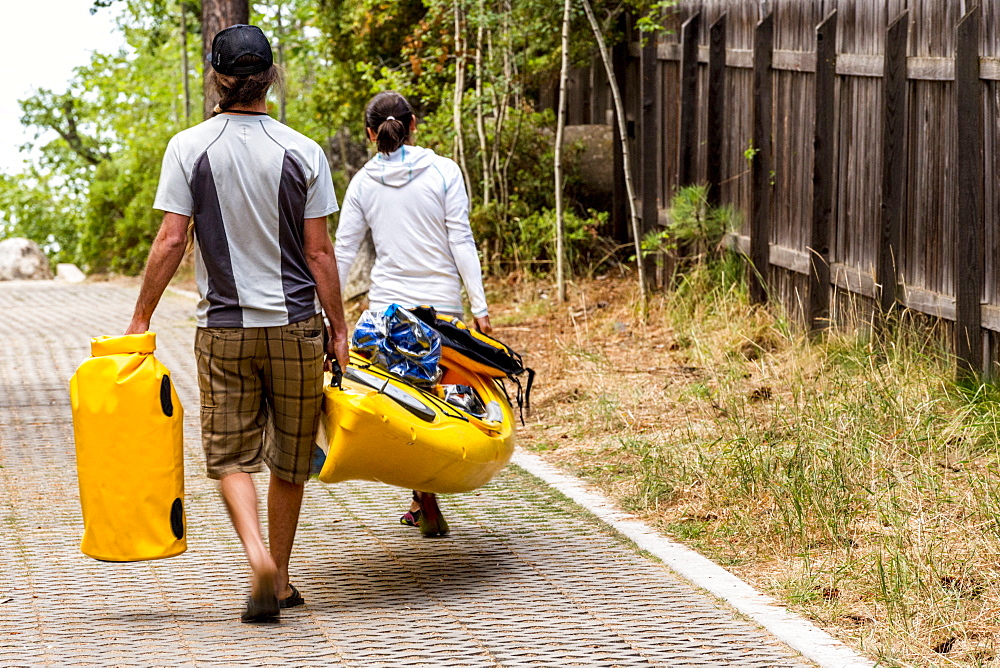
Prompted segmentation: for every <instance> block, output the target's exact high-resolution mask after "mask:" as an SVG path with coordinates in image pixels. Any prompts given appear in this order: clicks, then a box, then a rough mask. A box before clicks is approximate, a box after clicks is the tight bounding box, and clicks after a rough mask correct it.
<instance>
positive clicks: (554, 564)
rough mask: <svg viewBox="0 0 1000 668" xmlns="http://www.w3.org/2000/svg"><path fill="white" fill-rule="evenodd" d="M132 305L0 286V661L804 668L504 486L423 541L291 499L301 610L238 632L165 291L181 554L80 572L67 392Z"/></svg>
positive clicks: (633, 555) (353, 508) (704, 600)
mask: <svg viewBox="0 0 1000 668" xmlns="http://www.w3.org/2000/svg"><path fill="white" fill-rule="evenodd" d="M134 297H135V289H134V288H132V287H126V286H120V285H113V284H84V285H78V286H65V285H59V284H55V283H0V666H85V665H86V666H90V665H106V666H235V665H252V666H272V665H273V666H278V665H280V666H507V667H514V666H754V667H763V666H804V665H807V664H806V663H805V662H804V661H803V660H802V659H801V658H798V657H796V656H795V655H794V653H793V652H791V651H790V650H789V649H788V648H787V647H785V646H784V645H782V644H781V643H779V642H778V641H776V640H775V639H773V638H772V637H770V636H768V635H767V634H766V633H764V632H763V631H761V630H759V629H758V628H757V627H755V626H754V625H753V624H750V623H748V622H746V621H742V620H740V619H738V618H737V617H736V616H735V615H734V614H733V613H732V612H730V611H728V610H726V609H723V608H721V607H720V606H718V605H717V604H716V603H715V602H714V601H713V600H712V599H710V598H709V597H707V596H706V595H704V594H702V593H700V592H698V591H696V590H695V589H693V588H692V587H691V586H689V585H688V584H686V583H684V582H682V581H681V580H679V579H678V578H677V577H675V576H674V575H672V573H671V572H670V571H669V570H668V569H666V568H665V567H664V566H663V565H661V564H659V563H656V562H654V561H651V560H649V559H647V558H645V557H643V556H642V555H641V554H639V553H638V552H637V551H636V550H635V549H634V548H633V547H631V546H630V545H629V544H627V543H625V542H624V541H622V540H621V539H620V538H619V537H617V536H616V535H614V534H612V533H610V532H609V531H607V530H606V529H604V528H602V527H601V526H599V525H597V524H595V523H594V522H591V521H590V520H587V519H583V518H582V516H581V514H580V513H579V511H578V510H576V509H575V508H574V507H573V506H572V504H570V503H569V502H568V501H566V500H564V499H562V498H561V497H559V495H557V494H554V493H552V492H551V491H549V490H548V489H547V488H545V487H543V486H542V485H540V484H538V483H536V482H535V481H534V479H532V478H530V477H528V476H526V475H525V474H523V473H520V472H518V471H516V470H508V471H507V472H505V473H504V474H502V475H501V476H499V477H498V479H497V480H495V481H494V482H493V483H491V484H490V485H488V486H487V487H485V488H483V489H482V490H480V491H479V492H478V493H473V494H466V495H460V496H455V497H448V498H446V499H444V501H443V506H444V508H445V509H446V512H447V513H448V517H449V521H450V523H451V525H452V528H453V536H451V537H449V538H446V539H438V540H429V539H422V538H421V537H420V534H419V532H418V531H417V530H415V529H412V528H410V527H404V526H401V525H400V524H398V519H397V518H398V516H399V513H400V512H401V510H402V509H403V508H404V506H405V504H406V502H407V497H408V493H407V492H406V491H405V490H400V489H395V488H390V487H386V486H382V485H375V484H368V483H350V484H343V485H337V486H326V485H323V484H321V483H318V482H312V483H310V484H309V485H308V486H307V492H306V500H305V504H304V507H303V511H302V521H301V525H300V529H299V534H298V539H297V543H296V554H295V555H294V563H293V569H294V571H293V581H294V582H295V583H296V584H297V585H298V587H299V589H300V590H301V591H302V593H303V596H304V597H305V598H306V602H307V604H306V606H305V607H304V608H298V609H293V610H289V611H287V612H286V614H285V615H283V616H282V620H281V623H280V624H279V625H270V626H254V625H245V624H240V623H239V622H238V614H239V610H240V606H241V604H242V601H243V598H244V596H245V593H246V587H247V579H248V569H247V567H246V566H245V564H244V561H243V557H242V553H241V550H240V546H239V543H238V541H237V540H236V537H235V534H234V533H233V531H232V529H231V528H230V527H229V524H228V522H227V520H226V517H225V513H224V510H223V507H222V504H221V500H220V499H219V497H218V495H217V493H216V491H215V488H214V485H213V484H212V483H211V481H209V480H207V479H206V478H205V477H204V472H203V465H202V461H201V448H200V444H199V432H198V403H197V384H196V380H195V377H194V364H193V353H192V350H191V348H192V342H193V327H194V325H193V319H192V317H191V316H192V313H193V306H192V303H191V302H190V301H189V300H188V299H186V298H182V297H178V296H175V295H171V294H170V293H168V294H167V295H166V296H165V297H164V299H163V302H162V303H161V305H160V308H159V310H158V311H157V315H156V317H155V318H154V325H155V331H157V333H158V344H159V346H160V347H159V350H158V351H157V356H158V357H159V358H160V359H161V360H162V361H163V362H164V363H165V364H166V365H167V366H168V367H169V368H170V369H171V370H172V371H173V377H174V381H175V384H176V386H177V389H178V392H179V393H180V396H181V399H182V402H183V403H184V406H185V409H186V416H185V428H186V466H187V475H186V484H187V496H188V498H187V516H188V535H189V540H188V546H189V547H188V552H187V553H186V554H184V555H182V556H180V557H175V558H173V559H167V560H163V561H154V562H142V563H134V564H107V563H101V562H97V561H94V560H92V559H90V558H88V557H86V556H84V555H83V554H81V553H80V551H79V539H80V532H81V520H80V509H79V502H78V498H77V488H76V475H75V461H74V448H73V434H72V420H71V415H70V410H69V399H68V379H69V377H70V376H71V375H72V373H73V371H74V369H75V368H76V366H77V365H78V364H79V363H80V362H81V361H82V360H83V359H84V357H86V355H87V354H88V352H89V337H90V336H96V335H99V334H114V333H118V332H120V331H121V330H122V329H123V328H124V327H125V325H126V324H127V322H128V318H129V316H130V314H131V308H132V304H133V300H134ZM137 474H141V472H137Z"/></svg>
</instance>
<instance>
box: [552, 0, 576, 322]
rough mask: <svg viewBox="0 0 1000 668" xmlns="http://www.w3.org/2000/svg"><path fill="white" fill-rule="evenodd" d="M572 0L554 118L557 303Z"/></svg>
mask: <svg viewBox="0 0 1000 668" xmlns="http://www.w3.org/2000/svg"><path fill="white" fill-rule="evenodd" d="M572 4H573V0H566V1H565V3H563V24H562V49H561V51H562V66H561V67H560V69H559V114H558V116H557V117H556V150H555V153H556V155H555V176H556V298H557V299H558V300H559V302H560V303H561V302H564V301H566V277H565V267H564V266H563V265H564V264H565V255H566V253H565V250H564V249H563V237H564V234H563V232H564V229H565V225H564V224H563V170H562V152H563V132H564V131H565V129H566V79H567V76H568V75H569V23H570V10H571V9H572Z"/></svg>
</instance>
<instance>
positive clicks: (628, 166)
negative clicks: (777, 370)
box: [581, 0, 647, 320]
mask: <svg viewBox="0 0 1000 668" xmlns="http://www.w3.org/2000/svg"><path fill="white" fill-rule="evenodd" d="M581 2H582V3H583V10H584V11H585V12H586V13H587V21H588V22H589V23H590V28H591V30H593V32H594V39H596V40H597V48H598V49H599V50H600V52H601V61H602V62H603V63H604V71H605V72H607V75H608V84H609V85H610V88H611V96H612V97H613V99H614V102H615V119H616V120H617V122H618V133H619V136H620V137H621V138H622V157H623V158H624V161H625V165H624V167H625V191H626V194H627V197H628V206H629V212H630V213H631V216H632V236H633V237H634V240H635V262H636V269H637V271H638V274H639V298H640V299H641V301H642V303H641V304H640V312H641V314H642V318H643V320H645V318H646V306H647V302H646V276H645V272H644V271H643V267H642V230H641V229H640V226H639V212H638V211H637V210H636V205H635V188H634V186H633V185H632V183H633V182H632V162H631V160H630V159H629V152H628V131H627V128H626V126H625V105H624V104H622V95H621V89H620V88H619V87H618V78H617V77H616V76H615V68H614V66H613V65H612V63H611V54H609V53H608V47H607V44H605V42H604V34H603V33H602V32H601V26H600V24H598V22H597V17H595V16H594V10H593V8H592V7H591V6H590V0H581Z"/></svg>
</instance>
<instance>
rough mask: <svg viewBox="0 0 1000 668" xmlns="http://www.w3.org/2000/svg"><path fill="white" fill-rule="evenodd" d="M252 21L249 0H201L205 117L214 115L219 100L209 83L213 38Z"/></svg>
mask: <svg viewBox="0 0 1000 668" xmlns="http://www.w3.org/2000/svg"><path fill="white" fill-rule="evenodd" d="M249 22H250V3H249V0H201V32H202V48H201V52H202V64H203V65H204V68H205V76H204V77H203V80H202V87H203V89H204V91H205V107H204V114H205V118H208V117H209V116H211V115H212V110H213V109H215V105H216V104H218V102H219V97H218V96H217V95H216V94H215V90H214V89H212V86H211V85H210V84H209V76H208V73H209V72H211V71H212V65H211V63H210V61H209V55H210V54H211V53H212V40H213V39H215V35H216V34H217V33H218V32H219V31H220V30H223V29H224V28H228V27H229V26H232V25H236V24H237V23H243V24H246V23H249Z"/></svg>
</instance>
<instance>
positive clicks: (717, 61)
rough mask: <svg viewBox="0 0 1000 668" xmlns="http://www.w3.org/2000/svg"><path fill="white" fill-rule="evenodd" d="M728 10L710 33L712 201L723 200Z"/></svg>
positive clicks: (707, 163)
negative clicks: (723, 141)
mask: <svg viewBox="0 0 1000 668" xmlns="http://www.w3.org/2000/svg"><path fill="white" fill-rule="evenodd" d="M728 16H729V14H728V12H723V14H722V16H720V17H719V18H718V19H716V21H715V23H713V24H712V27H711V28H709V37H708V43H709V46H708V123H707V128H706V133H705V134H706V137H705V139H706V141H705V144H706V146H705V151H706V155H705V167H706V170H705V171H706V174H705V176H706V180H707V181H708V203H709V204H710V205H711V206H719V204H720V203H721V202H722V199H721V198H722V194H721V193H720V192H719V191H720V184H721V183H722V137H723V133H724V131H725V130H724V129H725V121H726V119H725V115H726V79H725V77H726V19H727V18H728Z"/></svg>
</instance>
